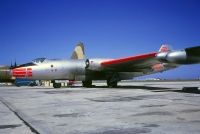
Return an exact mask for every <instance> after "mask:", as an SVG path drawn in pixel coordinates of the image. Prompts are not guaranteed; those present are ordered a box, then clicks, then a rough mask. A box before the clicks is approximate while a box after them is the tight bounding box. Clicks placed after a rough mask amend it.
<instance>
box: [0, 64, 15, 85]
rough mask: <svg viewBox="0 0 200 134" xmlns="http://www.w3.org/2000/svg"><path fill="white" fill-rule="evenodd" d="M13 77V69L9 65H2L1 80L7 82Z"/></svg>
mask: <svg viewBox="0 0 200 134" xmlns="http://www.w3.org/2000/svg"><path fill="white" fill-rule="evenodd" d="M11 79H12V75H11V70H10V69H9V67H0V81H1V82H6V81H9V80H11Z"/></svg>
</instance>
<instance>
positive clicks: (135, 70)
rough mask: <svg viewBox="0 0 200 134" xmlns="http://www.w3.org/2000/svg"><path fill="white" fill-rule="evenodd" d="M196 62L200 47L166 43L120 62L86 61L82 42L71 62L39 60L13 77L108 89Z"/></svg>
mask: <svg viewBox="0 0 200 134" xmlns="http://www.w3.org/2000/svg"><path fill="white" fill-rule="evenodd" d="M197 63H200V46H196V47H190V48H186V49H183V50H177V51H173V50H170V49H169V47H168V46H167V45H166V44H165V45H162V46H161V48H160V49H159V51H158V52H151V53H146V54H139V55H134V56H129V57H124V58H117V59H110V58H92V59H84V47H83V44H82V43H81V44H78V45H77V46H76V48H75V50H74V52H73V53H72V56H71V59H69V60H49V59H46V58H38V59H35V60H33V61H32V62H29V63H26V64H22V65H19V66H17V67H15V68H13V70H12V75H13V76H15V77H20V78H27V79H34V80H51V81H52V82H53V86H54V87H55V88H59V87H60V86H61V84H60V83H57V82H56V80H75V81H82V84H83V86H84V87H90V86H91V85H92V80H107V85H108V86H109V87H116V86H117V83H118V82H119V81H121V80H128V79H132V78H134V77H139V76H144V75H148V74H153V73H158V72H163V71H167V70H170V69H173V68H176V67H179V66H180V65H187V64H197Z"/></svg>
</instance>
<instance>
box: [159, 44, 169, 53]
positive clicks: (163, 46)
mask: <svg viewBox="0 0 200 134" xmlns="http://www.w3.org/2000/svg"><path fill="white" fill-rule="evenodd" d="M169 51H171V49H170V47H169V46H168V45H167V44H163V45H162V46H161V47H160V49H159V52H169Z"/></svg>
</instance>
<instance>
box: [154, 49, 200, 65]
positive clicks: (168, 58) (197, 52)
mask: <svg viewBox="0 0 200 134" xmlns="http://www.w3.org/2000/svg"><path fill="white" fill-rule="evenodd" d="M156 57H157V59H158V60H159V61H161V62H164V63H174V64H195V63H200V46H196V47H190V48H186V49H184V50H178V51H168V52H159V53H158V54H157V55H156Z"/></svg>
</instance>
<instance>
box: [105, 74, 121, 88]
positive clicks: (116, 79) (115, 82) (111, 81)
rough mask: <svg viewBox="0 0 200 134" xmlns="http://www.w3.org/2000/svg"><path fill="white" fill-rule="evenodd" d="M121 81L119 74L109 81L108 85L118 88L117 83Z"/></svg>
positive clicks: (112, 76) (111, 77)
mask: <svg viewBox="0 0 200 134" xmlns="http://www.w3.org/2000/svg"><path fill="white" fill-rule="evenodd" d="M118 81H119V76H118V74H113V75H111V76H110V77H108V79H107V85H108V87H117V83H118Z"/></svg>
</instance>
